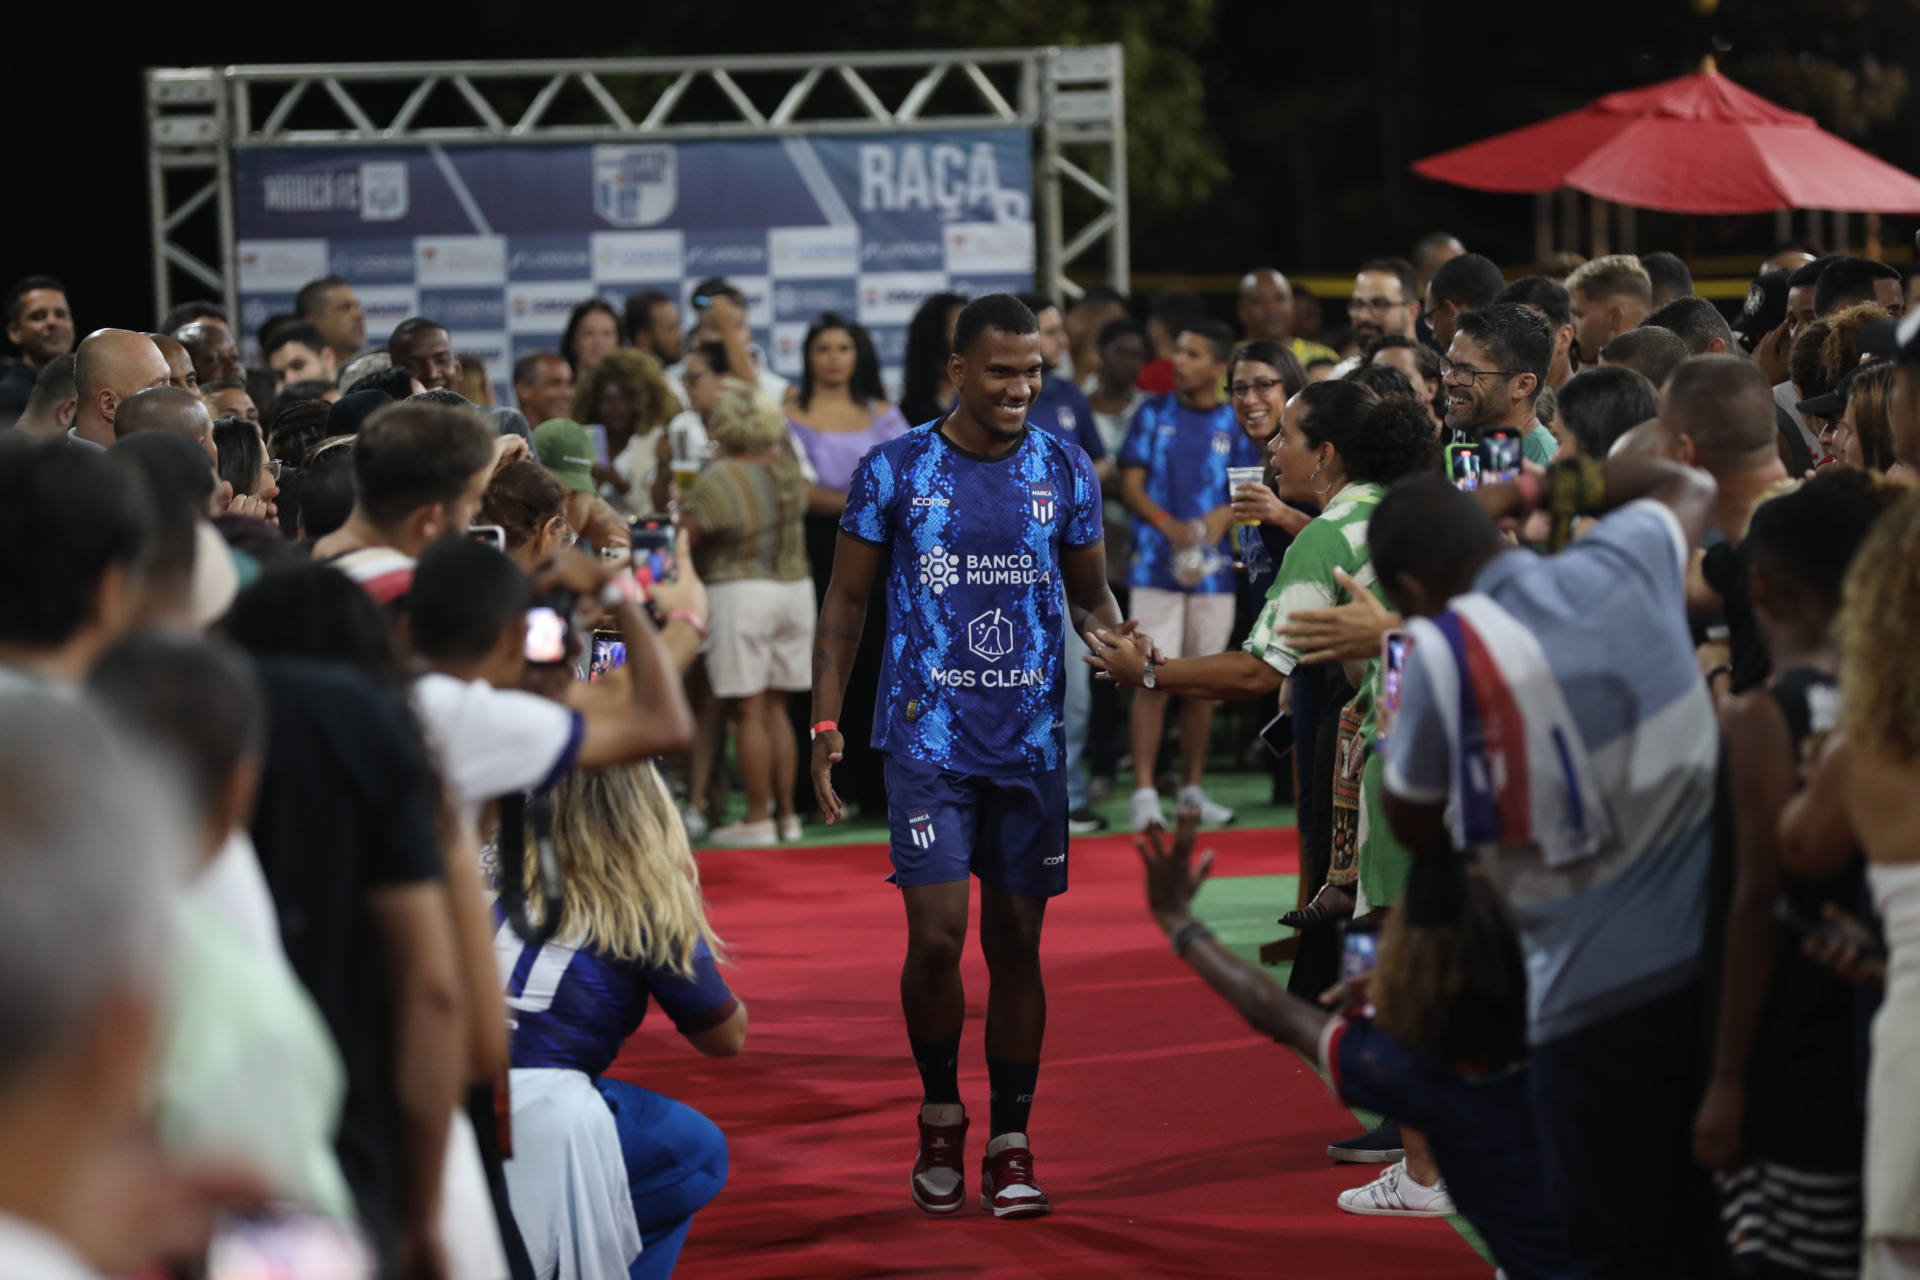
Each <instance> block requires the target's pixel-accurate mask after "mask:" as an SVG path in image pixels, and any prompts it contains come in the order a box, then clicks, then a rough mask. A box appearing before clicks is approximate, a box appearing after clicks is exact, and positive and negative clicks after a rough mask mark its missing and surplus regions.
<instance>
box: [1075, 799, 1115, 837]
mask: <svg viewBox="0 0 1920 1280" xmlns="http://www.w3.org/2000/svg"><path fill="white" fill-rule="evenodd" d="M1106 829H1107V820H1106V818H1105V817H1104V816H1103V815H1101V814H1098V813H1095V812H1094V811H1093V809H1092V807H1091V806H1088V805H1082V806H1080V807H1079V808H1078V809H1075V810H1074V811H1073V812H1072V813H1070V814H1068V815H1067V830H1068V832H1069V833H1071V834H1073V835H1076V836H1085V835H1091V834H1093V833H1094V832H1096V831H1105V830H1106Z"/></svg>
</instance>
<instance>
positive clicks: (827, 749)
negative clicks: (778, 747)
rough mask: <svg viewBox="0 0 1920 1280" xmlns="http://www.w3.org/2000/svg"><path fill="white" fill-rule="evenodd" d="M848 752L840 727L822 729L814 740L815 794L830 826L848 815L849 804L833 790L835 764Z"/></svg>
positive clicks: (823, 815)
mask: <svg viewBox="0 0 1920 1280" xmlns="http://www.w3.org/2000/svg"><path fill="white" fill-rule="evenodd" d="M846 753H847V740H846V739H845V738H843V737H841V736H840V731H839V730H838V729H825V730H822V731H821V733H820V736H819V737H817V738H815V739H814V740H813V795H814V798H815V799H816V800H818V801H819V802H820V816H821V817H822V818H825V819H826V821H827V825H828V826H832V825H833V824H834V823H836V822H838V821H840V819H842V818H844V817H846V816H847V806H846V805H844V804H842V803H841V802H840V797H839V796H837V795H835V794H834V791H833V766H835V765H837V764H839V763H840V758H841V757H842V756H844V755H845V754H846Z"/></svg>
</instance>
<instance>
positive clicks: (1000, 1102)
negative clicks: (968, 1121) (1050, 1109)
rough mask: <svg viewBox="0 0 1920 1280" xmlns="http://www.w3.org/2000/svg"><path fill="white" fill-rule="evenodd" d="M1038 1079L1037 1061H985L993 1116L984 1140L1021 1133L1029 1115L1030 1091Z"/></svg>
mask: <svg viewBox="0 0 1920 1280" xmlns="http://www.w3.org/2000/svg"><path fill="white" fill-rule="evenodd" d="M1039 1079H1040V1064H1039V1063H1037V1062H1000V1061H998V1060H996V1059H993V1058H988V1059H987V1083H988V1086H989V1087H990V1088H991V1089H992V1091H993V1092H992V1095H991V1096H992V1099H993V1115H992V1117H991V1121H992V1123H991V1124H990V1126H989V1130H988V1133H987V1137H988V1139H989V1140H991V1139H994V1138H997V1137H999V1136H1000V1135H1001V1134H1003V1133H1025V1132H1026V1131H1027V1117H1028V1116H1029V1115H1030V1114H1032V1112H1033V1088H1034V1084H1035V1082H1036V1081H1038V1080H1039Z"/></svg>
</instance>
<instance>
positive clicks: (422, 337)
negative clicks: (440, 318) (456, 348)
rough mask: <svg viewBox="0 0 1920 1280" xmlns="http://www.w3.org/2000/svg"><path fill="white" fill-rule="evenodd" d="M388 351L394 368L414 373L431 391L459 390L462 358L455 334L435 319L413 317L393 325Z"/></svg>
mask: <svg viewBox="0 0 1920 1280" xmlns="http://www.w3.org/2000/svg"><path fill="white" fill-rule="evenodd" d="M387 354H388V355H390V356H391V357H393V363H394V367H395V368H399V369H405V370H407V371H408V372H410V373H412V374H413V376H414V377H415V378H418V379H419V380H420V385H421V386H422V387H425V388H426V389H427V390H428V391H448V390H451V391H458V390H459V389H460V388H459V386H458V383H459V381H460V357H459V356H457V355H455V354H454V353H453V336H452V335H451V334H449V333H448V332H447V331H446V329H445V328H444V327H442V326H441V325H440V324H439V323H438V322H436V321H433V320H429V319H427V318H426V317H425V316H410V317H408V318H407V319H405V320H402V321H401V322H400V323H399V324H397V325H395V326H393V334H392V336H391V337H389V338H388V339H387Z"/></svg>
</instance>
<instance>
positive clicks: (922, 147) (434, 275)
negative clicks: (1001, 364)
mask: <svg viewBox="0 0 1920 1280" xmlns="http://www.w3.org/2000/svg"><path fill="white" fill-rule="evenodd" d="M1032 172H1033V170H1032V160H1031V154H1030V148H1029V140H1028V137H1027V134H1026V133H1025V132H1024V131H1022V130H1018V129H998V130H967V131H959V132H952V133H915V134H904V135H903V134H876V135H850V136H847V137H836V138H785V139H780V138H767V139H754V140H744V141H724V142H682V143H648V144H644V145H625V144H622V145H613V146H572V147H568V146H554V147H534V146H499V147H440V146H427V147H419V148H404V149H398V150H393V149H372V148H360V149H356V148H352V147H340V148H327V149H323V150H322V149H311V148H302V149H248V150H243V151H241V152H240V153H239V154H238V156H237V158H236V168H235V181H236V183H237V191H238V195H237V201H236V203H237V215H238V221H239V232H240V246H239V252H240V297H241V316H242V323H243V325H244V328H245V331H246V333H245V341H247V342H249V343H251V342H252V341H253V338H254V335H255V334H256V333H257V332H258V329H259V325H260V323H261V321H263V320H265V319H266V318H267V317H268V316H270V315H275V314H279V313H283V312H288V311H291V310H292V309H293V296H294V294H295V292H297V291H298V290H299V288H300V286H301V285H303V284H305V283H306V282H307V281H309V280H312V279H314V278H315V277H318V276H323V275H337V276H341V277H343V278H345V279H346V280H348V281H349V282H350V283H352V285H353V287H354V289H355V290H356V291H357V292H358V293H359V295H360V300H361V302H362V303H364V304H365V306H366V309H367V338H368V341H369V342H370V343H373V344H375V345H383V344H384V343H385V341H386V336H387V334H388V333H389V332H390V331H391V330H392V328H393V326H394V325H395V324H397V323H398V322H399V321H401V320H402V319H405V318H406V317H407V316H410V315H415V314H419V315H426V316H430V317H432V318H433V319H435V320H438V321H439V322H440V323H442V324H444V325H446V326H447V328H448V330H449V331H450V332H451V333H452V335H453V345H454V349H455V350H456V351H459V352H462V353H465V354H469V355H477V356H479V357H481V358H482V359H484V360H485V361H486V365H487V372H488V376H489V378H490V379H491V380H492V381H493V383H494V384H495V386H496V388H497V394H499V395H500V397H501V399H502V402H503V403H510V402H511V400H510V397H511V388H510V387H509V386H508V385H507V384H508V382H509V381H510V378H511V371H512V367H513V361H514V360H515V359H516V358H517V357H518V356H520V355H521V354H523V353H525V352H527V351H531V350H536V349H538V348H542V347H551V348H557V347H558V346H559V344H560V336H561V332H562V331H563V330H564V329H565V327H566V322H567V314H568V312H570V311H571V310H572V309H573V306H574V304H575V303H577V302H579V301H580V300H581V299H582V298H585V297H589V296H591V295H594V294H599V295H600V296H602V297H605V298H607V299H608V300H609V301H611V302H612V303H613V304H614V307H615V309H616V310H620V309H623V308H624V304H625V300H626V297H627V295H628V294H629V293H632V292H633V291H635V290H637V289H656V290H658V291H660V292H662V293H665V294H667V295H668V296H670V297H678V298H679V299H680V302H681V306H682V309H683V313H687V308H688V302H687V300H688V298H689V297H690V296H691V295H692V293H693V288H694V285H695V284H697V283H698V282H699V281H702V280H705V279H707V278H709V277H711V276H724V277H726V278H727V279H728V280H730V281H732V282H733V284H734V285H735V286H736V287H738V288H739V289H740V290H741V291H742V292H743V293H745V294H746V296H747V298H748V312H749V316H750V319H751V323H752V325H753V330H754V338H755V340H756V341H757V342H758V343H759V344H760V346H761V348H762V349H763V351H764V352H765V354H766V358H767V360H768V362H769V363H770V364H771V366H772V367H773V369H774V370H775V371H776V372H778V373H780V374H783V375H785V376H787V377H790V378H797V377H798V376H799V374H800V360H801V351H800V343H801V339H802V337H803V335H804V334H805V333H806V328H807V323H808V322H809V321H810V320H812V319H813V318H814V317H815V316H816V315H818V314H820V313H821V312H822V311H837V312H840V313H841V314H842V315H846V316H850V317H851V318H853V319H856V320H858V321H860V322H861V323H862V324H865V325H866V326H868V328H870V329H871V330H872V331H873V338H874V344H875V346H876V347H877V348H878V350H879V353H880V360H881V364H882V366H883V367H884V368H885V372H886V377H887V381H888V385H889V386H891V387H893V388H894V389H895V391H896V393H897V391H898V386H899V375H900V363H901V360H902V358H903V356H904V354H905V348H906V326H907V322H908V321H909V320H911V319H912V317H913V313H914V310H915V309H916V308H917V307H918V306H919V305H920V303H921V301H922V300H923V299H925V298H926V297H927V296H928V295H929V294H933V293H939V292H942V291H945V290H951V291H952V292H955V293H960V294H966V295H969V296H973V295H978V294H981V293H991V292H995V291H999V290H1022V289H1027V288H1030V287H1031V286H1032V282H1033V220H1032V204H1033V201H1032ZM689 318H690V315H689Z"/></svg>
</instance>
